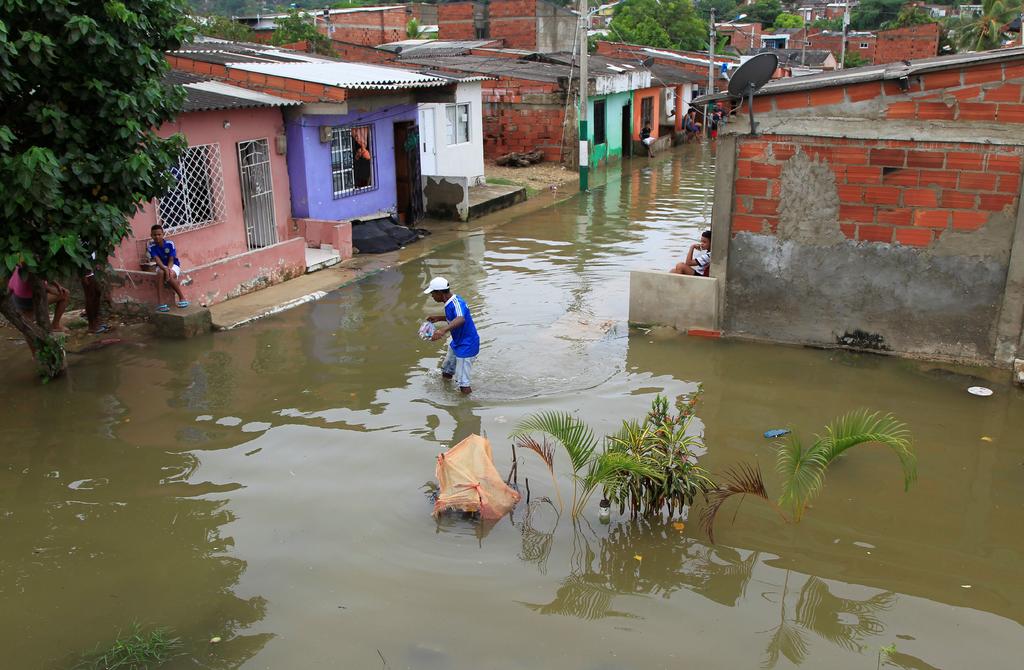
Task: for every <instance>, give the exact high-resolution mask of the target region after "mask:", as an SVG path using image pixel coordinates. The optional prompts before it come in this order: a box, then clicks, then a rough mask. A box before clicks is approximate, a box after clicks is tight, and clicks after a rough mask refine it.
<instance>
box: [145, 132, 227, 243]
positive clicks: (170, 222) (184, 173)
mask: <svg viewBox="0 0 1024 670" xmlns="http://www.w3.org/2000/svg"><path fill="white" fill-rule="evenodd" d="M171 173H172V174H173V175H174V178H175V184H174V185H173V186H172V187H171V190H170V191H168V192H167V194H166V195H164V196H163V197H162V198H158V199H157V201H156V218H157V222H159V224H160V225H161V226H163V228H164V230H165V231H166V232H167V234H168V235H173V234H177V233H184V232H187V231H189V230H196V229H197V228H205V227H207V226H212V225H214V224H217V223H223V222H224V221H225V219H226V216H225V212H224V166H223V164H222V162H221V158H220V144H218V143H213V144H196V145H193V146H190V147H188V148H187V149H185V151H183V152H182V153H181V156H180V157H179V158H178V161H177V163H175V164H174V165H173V166H171Z"/></svg>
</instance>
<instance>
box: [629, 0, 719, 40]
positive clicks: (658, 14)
mask: <svg viewBox="0 0 1024 670" xmlns="http://www.w3.org/2000/svg"><path fill="white" fill-rule="evenodd" d="M611 31H612V35H613V36H614V37H615V38H616V39H621V40H622V41H624V42H629V43H631V44H646V45H648V46H652V47H662V48H666V49H687V50H698V49H704V48H705V47H706V45H707V38H708V35H707V33H708V31H707V24H706V23H705V21H704V20H703V19H701V18H700V16H699V15H698V14H697V11H696V10H695V9H694V7H693V2H691V0H629V1H628V2H623V3H621V4H619V5H617V6H616V7H615V14H614V15H613V16H612V22H611Z"/></svg>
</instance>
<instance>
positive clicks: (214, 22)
mask: <svg viewBox="0 0 1024 670" xmlns="http://www.w3.org/2000/svg"><path fill="white" fill-rule="evenodd" d="M189 21H190V24H191V26H192V28H193V29H194V30H195V31H196V32H197V33H199V34H200V35H206V36H207V37H219V38H220V39H222V40H228V41H231V42H252V40H253V32H252V29H251V28H249V26H247V25H244V24H241V23H239V22H238V21H234V20H232V19H230V18H228V17H227V16H220V15H218V14H212V15H210V16H193V17H191V18H190V19H189Z"/></svg>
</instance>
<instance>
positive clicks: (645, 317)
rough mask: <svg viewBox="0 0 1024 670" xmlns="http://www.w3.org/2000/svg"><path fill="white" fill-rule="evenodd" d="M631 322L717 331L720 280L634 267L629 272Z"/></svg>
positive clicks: (684, 330) (703, 332) (683, 329)
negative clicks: (635, 268)
mask: <svg viewBox="0 0 1024 670" xmlns="http://www.w3.org/2000/svg"><path fill="white" fill-rule="evenodd" d="M629 322H630V323H631V324H634V325H642V326H671V327H673V328H675V329H676V330H679V331H682V332H687V331H701V332H700V334H705V333H709V332H712V333H713V332H717V331H718V330H719V328H720V327H719V325H718V280H717V279H715V278H714V277H690V276H686V275H674V274H670V273H668V272H653V271H650V270H634V271H632V272H630V273H629ZM695 334H698V333H695Z"/></svg>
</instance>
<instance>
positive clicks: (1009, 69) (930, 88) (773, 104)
mask: <svg viewBox="0 0 1024 670" xmlns="http://www.w3.org/2000/svg"><path fill="white" fill-rule="evenodd" d="M1022 88H1024V62H1021V61H1017V62H1010V63H1006V64H1003V63H994V64H985V63H983V64H979V65H976V66H973V67H968V68H962V69H958V70H942V71H939V72H931V73H928V74H925V75H923V76H920V77H914V78H913V80H912V81H911V82H910V89H909V91H906V92H904V91H901V90H900V89H899V86H898V84H897V82H895V81H885V82H879V81H874V82H865V83H863V84H852V85H850V86H835V87H830V88H818V89H814V90H812V91H801V92H798V93H797V92H794V93H782V94H779V95H771V96H759V97H756V98H754V112H755V113H763V112H769V111H776V112H778V111H784V110H790V109H793V110H796V109H804V108H807V107H817V106H826V105H835V104H842V103H857V102H866V101H869V100H881V102H882V103H883V104H884V109H883V111H884V113H885V116H886V118H889V119H920V120H945V121H965V122H971V121H988V122H993V123H1021V124H1024V97H1022V94H1021V91H1022ZM965 137H966V136H965ZM1022 137H1024V129H1022Z"/></svg>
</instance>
